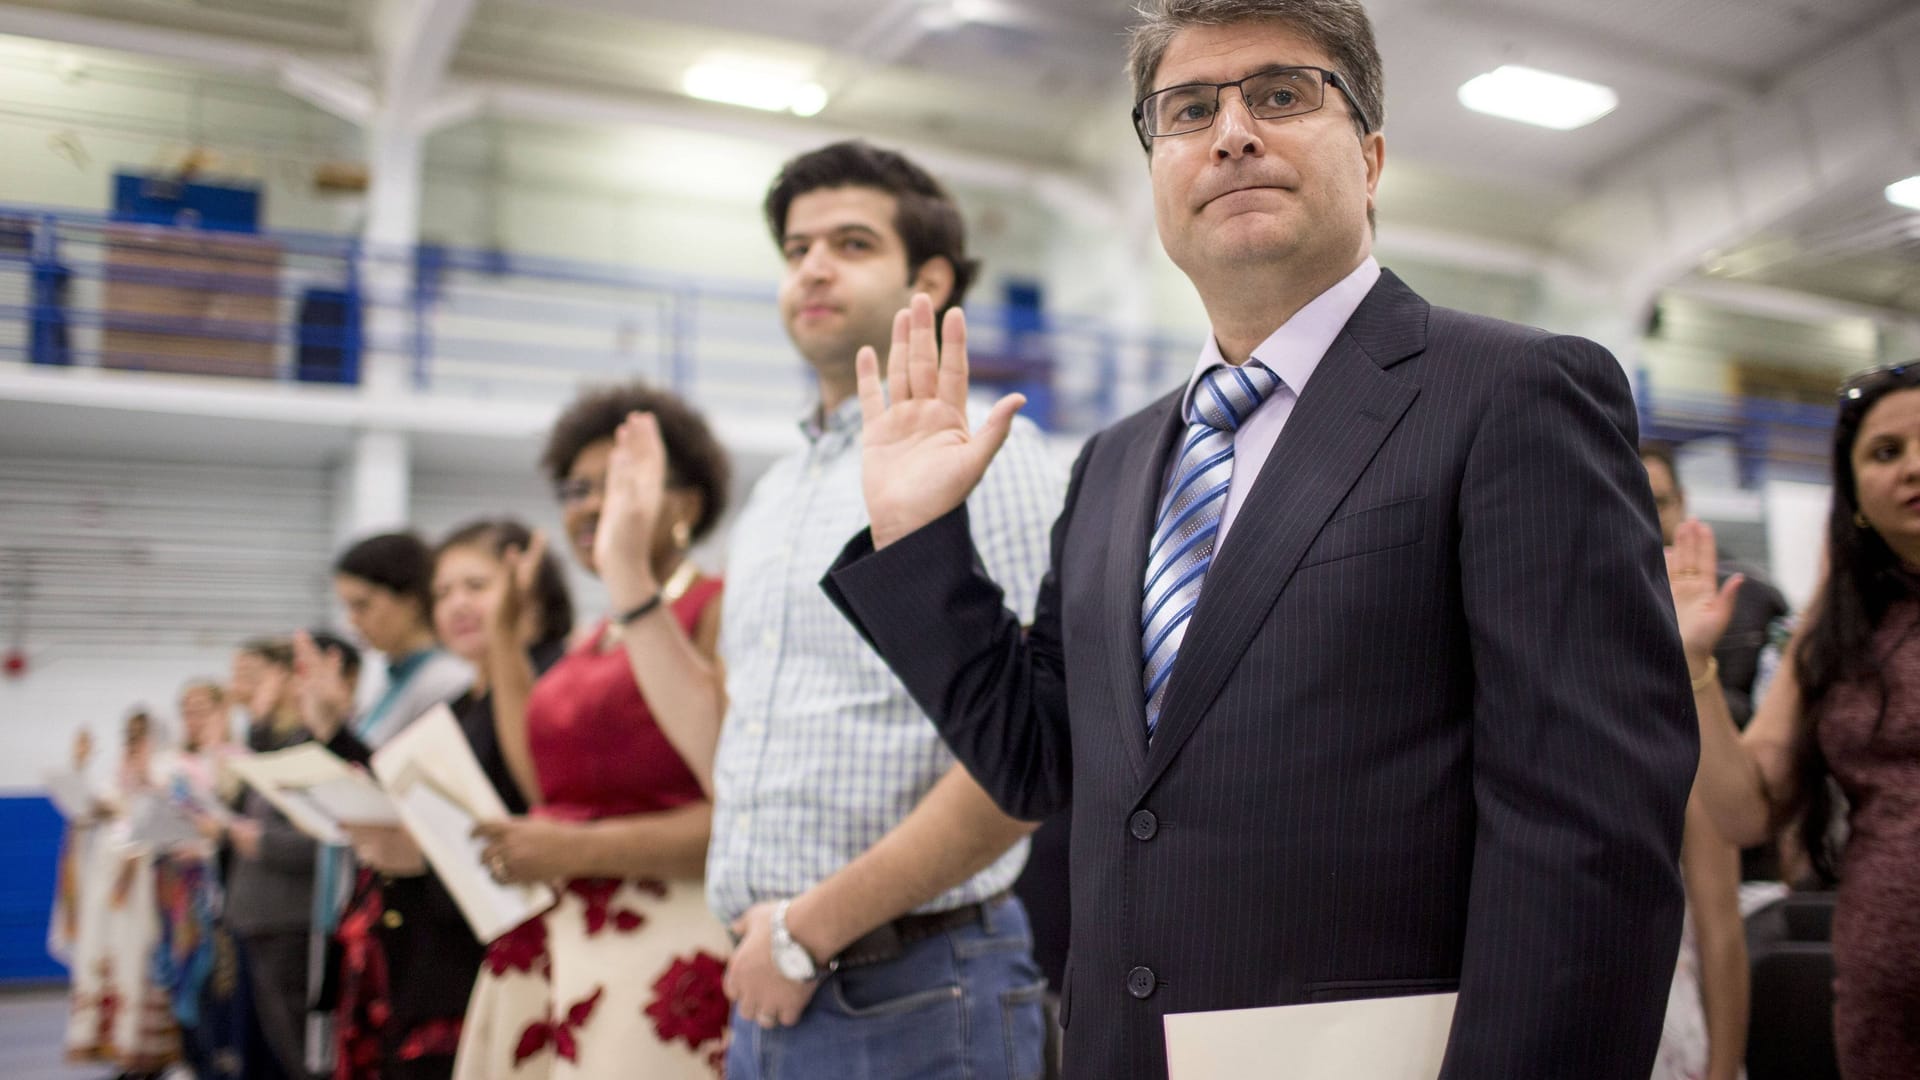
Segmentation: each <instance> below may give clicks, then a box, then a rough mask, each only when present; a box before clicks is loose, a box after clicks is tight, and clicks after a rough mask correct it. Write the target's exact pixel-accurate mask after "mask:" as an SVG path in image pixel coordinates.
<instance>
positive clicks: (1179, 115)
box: [1141, 68, 1325, 136]
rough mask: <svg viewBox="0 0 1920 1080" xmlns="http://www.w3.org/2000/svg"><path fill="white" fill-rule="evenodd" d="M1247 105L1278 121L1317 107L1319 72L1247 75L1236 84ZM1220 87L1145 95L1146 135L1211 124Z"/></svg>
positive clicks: (1178, 132) (1320, 93)
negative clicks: (1147, 96)
mask: <svg viewBox="0 0 1920 1080" xmlns="http://www.w3.org/2000/svg"><path fill="white" fill-rule="evenodd" d="M1226 85H1227V86H1238V87H1239V88H1240V93H1241V96H1242V97H1244V98H1245V99H1246V102H1247V108H1248V109H1249V110H1250V111H1251V112H1252V113H1253V115H1254V117H1255V118H1256V119H1260V120H1278V119H1280V118H1281V117H1285V116H1298V115H1299V114H1301V113H1309V112H1312V111H1314V110H1315V109H1318V108H1319V107H1320V104H1321V101H1322V98H1323V96H1324V94H1325V85H1324V83H1322V81H1321V75H1320V73H1319V72H1318V71H1315V70H1313V69H1312V68H1280V69H1278V70H1275V71H1263V72H1260V73H1259V74H1256V75H1249V76H1247V77H1246V78H1244V79H1242V80H1240V81H1239V82H1238V83H1227V84H1226ZM1221 91H1222V87H1219V86H1214V85H1210V84H1196V85H1192V86H1170V87H1168V88H1167V89H1165V90H1162V91H1160V92H1159V93H1157V94H1154V95H1153V96H1151V97H1149V98H1147V100H1146V102H1145V103H1144V105H1143V107H1142V109H1141V114H1142V116H1143V117H1144V119H1145V120H1146V126H1147V134H1149V135H1156V136H1158V135H1182V134H1185V133H1186V132H1189V131H1199V130H1200V129H1201V128H1205V127H1208V126H1210V125H1212V123H1213V118H1214V116H1215V115H1216V114H1218V113H1219V111H1220V94H1221Z"/></svg>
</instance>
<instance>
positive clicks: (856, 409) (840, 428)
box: [800, 396, 860, 442]
mask: <svg viewBox="0 0 1920 1080" xmlns="http://www.w3.org/2000/svg"><path fill="white" fill-rule="evenodd" d="M858 430H860V398H859V397H858V396H850V397H848V398H847V400H845V401H843V402H841V403H840V404H839V405H837V406H835V407H834V410H833V411H832V412H830V413H826V414H825V416H824V417H823V416H822V415H821V405H820V403H819V402H817V401H816V402H814V405H813V408H811V409H808V410H807V414H806V415H805V416H803V417H801V418H800V434H802V435H805V436H806V437H807V441H808V442H819V441H820V439H821V437H822V436H825V435H840V434H845V433H847V432H852V431H858Z"/></svg>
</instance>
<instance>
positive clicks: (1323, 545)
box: [1299, 495, 1426, 570]
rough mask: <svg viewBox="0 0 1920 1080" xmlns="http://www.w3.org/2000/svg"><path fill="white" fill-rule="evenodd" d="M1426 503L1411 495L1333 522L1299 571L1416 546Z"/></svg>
mask: <svg viewBox="0 0 1920 1080" xmlns="http://www.w3.org/2000/svg"><path fill="white" fill-rule="evenodd" d="M1425 503H1426V498H1425V497H1424V496H1421V495H1414V496H1412V497H1410V498H1404V499H1396V500H1394V501H1392V502H1388V503H1381V504H1379V505H1377V506H1369V507H1365V508H1363V509H1359V510H1354V511H1352V512H1350V513H1346V514H1342V515H1340V516H1339V517H1337V518H1334V519H1333V520H1332V521H1329V522H1328V523H1327V527H1326V528H1324V529H1321V530H1320V535H1319V536H1318V537H1316V538H1315V539H1314V541H1313V546H1312V547H1310V548H1308V549H1307V553H1306V555H1304V556H1302V557H1301V559H1300V566H1299V569H1301V570H1305V569H1306V568H1307V567H1309V566H1319V565H1321V564H1323V563H1330V562H1337V561H1339V560H1341V559H1351V558H1354V557H1355V556H1359V555H1371V554H1373V553H1374V552H1376V551H1387V550H1390V549H1392V548H1397V547H1405V546H1407V545H1408V544H1415V543H1418V542H1419V541H1420V523H1421V517H1422V509H1423V507H1424V505H1425Z"/></svg>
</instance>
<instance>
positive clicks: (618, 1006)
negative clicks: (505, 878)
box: [454, 880, 729, 1080]
mask: <svg viewBox="0 0 1920 1080" xmlns="http://www.w3.org/2000/svg"><path fill="white" fill-rule="evenodd" d="M728 947H729V946H728V941H727V935H726V932H725V930H724V929H722V927H721V926H720V924H719V922H718V921H717V920H716V919H714V917H713V916H712V914H710V913H709V912H708V911H707V908H706V903H705V901H704V899H703V898H702V890H701V886H700V883H699V882H671V883H663V882H657V881H611V880H581V881H571V882H568V883H567V885H566V887H565V888H564V889H563V890H562V891H561V894H560V902H559V903H558V904H556V905H555V906H554V907H553V909H552V910H550V911H548V912H547V913H546V914H544V915H540V916H537V917H535V918H533V919H531V920H529V921H528V922H526V923H525V924H523V925H521V926H520V927H519V928H518V929H516V930H513V931H511V932H510V933H507V934H505V935H503V936H502V937H500V938H499V939H498V940H496V941H495V942H494V943H493V946H492V947H491V948H490V949H489V950H488V951H487V961H486V964H485V966H484V967H483V968H482V969H481V971H480V981H479V982H478V983H476V984H475V986H474V990H473V1002H472V1004H471V1005H470V1006H469V1008H468V1010H467V1021H466V1025H465V1027H464V1029H463V1031H462V1032H461V1038H460V1053H459V1057H458V1058H457V1060H456V1061H455V1063H454V1076H455V1077H456V1078H470V1080H546V1078H550V1077H551V1078H562V1077H566V1078H574V1077H579V1078H585V1077H594V1078H601V1077H606V1078H612V1077H641V1076H644V1077H648V1078H649V1080H681V1078H688V1080H711V1078H713V1077H717V1076H720V1075H722V1072H723V1068H724V1063H725V1059H726V1051H725V1047H726V1032H727V1022H728V1010H727V999H726V995H725V993H724V992H723V991H722V989H721V985H720V980H721V976H722V975H723V974H724V973H725V970H726V961H725V959H724V958H725V956H726V955H727V950H728Z"/></svg>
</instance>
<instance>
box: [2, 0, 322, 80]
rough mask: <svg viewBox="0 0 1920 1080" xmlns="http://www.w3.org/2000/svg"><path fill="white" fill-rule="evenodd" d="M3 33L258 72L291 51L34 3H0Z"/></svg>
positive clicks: (265, 70) (274, 66) (269, 68)
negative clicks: (33, 5)
mask: <svg viewBox="0 0 1920 1080" xmlns="http://www.w3.org/2000/svg"><path fill="white" fill-rule="evenodd" d="M0 34H13V35H16V36H18V37H26V38H35V39H38V40H40V41H52V42H58V43H60V44H62V45H77V46H81V47H83V48H89V49H110V50H113V51H115V52H126V53H134V54H137V55H140V56H148V57H153V58H154V59H158V60H174V61H178V62H180V63H185V64H192V65H194V66H195V67H204V68H214V69H217V70H220V71H235V72H244V73H250V74H256V75H265V74H272V73H274V72H276V71H277V70H279V67H280V64H281V63H282V62H284V61H285V60H286V58H287V57H288V56H289V55H291V54H290V53H289V52H288V50H286V49H282V48H279V47H277V46H273V45H262V44H259V43H256V42H251V41H245V40H242V39H239V38H230V37H221V36H218V35H213V34H200V33H195V32H192V31H188V30H166V29H162V28H160V27H154V26H141V25H137V24H134V23H125V22H118V21H115V20H113V19H101V18H95V17H93V16H91V15H73V14H69V13H67V12H64V11H45V10H37V9H31V8H17V7H0Z"/></svg>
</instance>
